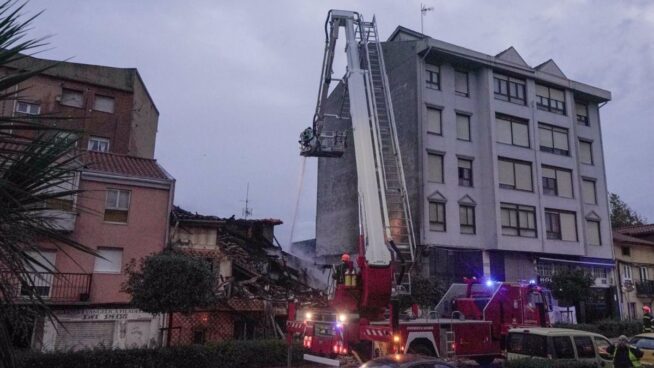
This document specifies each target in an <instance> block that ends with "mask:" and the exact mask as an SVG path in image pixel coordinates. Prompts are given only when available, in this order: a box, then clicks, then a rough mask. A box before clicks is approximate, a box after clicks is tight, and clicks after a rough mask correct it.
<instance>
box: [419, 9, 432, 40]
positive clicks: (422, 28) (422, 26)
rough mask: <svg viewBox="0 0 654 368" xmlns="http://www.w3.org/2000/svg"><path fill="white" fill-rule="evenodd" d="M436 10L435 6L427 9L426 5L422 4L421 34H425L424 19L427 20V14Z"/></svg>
mask: <svg viewBox="0 0 654 368" xmlns="http://www.w3.org/2000/svg"><path fill="white" fill-rule="evenodd" d="M432 10H434V7H433V6H430V7H427V6H425V4H420V33H422V34H424V33H425V31H424V25H423V18H425V14H427V12H429V11H432Z"/></svg>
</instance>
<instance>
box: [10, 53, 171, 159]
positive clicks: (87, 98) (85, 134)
mask: <svg viewBox="0 0 654 368" xmlns="http://www.w3.org/2000/svg"><path fill="white" fill-rule="evenodd" d="M53 64H54V65H55V66H54V67H51V68H49V69H46V70H45V71H43V72H41V73H40V74H38V75H36V76H34V77H32V78H30V79H29V80H28V81H26V82H24V83H21V84H19V85H18V86H17V88H16V90H17V91H19V92H17V98H16V99H4V100H3V101H2V102H0V113H2V114H3V116H11V115H12V114H24V115H42V116H46V117H47V116H56V117H57V118H66V119H57V120H56V121H55V123H56V124H57V125H58V126H61V127H65V128H70V129H75V130H78V131H80V132H81V133H82V136H81V137H80V138H81V139H80V143H79V144H80V148H83V149H89V150H94V151H101V152H111V153H120V154H125V155H130V156H137V157H145V158H153V157H154V148H155V138H156V134H157V124H158V120H159V111H158V110H157V107H156V106H155V104H154V102H153V101H152V98H151V97H150V95H149V93H148V90H147V89H146V87H145V84H144V83H143V80H142V79H141V76H140V75H139V72H138V70H136V69H135V68H113V67H108V66H101V65H89V64H79V63H70V62H58V63H57V62H55V61H52V60H45V59H38V58H34V57H30V56H25V57H23V58H22V59H19V60H17V61H14V62H12V63H10V64H8V66H9V67H5V68H3V69H4V70H0V73H1V74H6V73H12V72H13V71H15V70H22V69H27V70H37V69H39V68H42V67H45V66H48V65H53Z"/></svg>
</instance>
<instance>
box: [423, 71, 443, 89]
mask: <svg viewBox="0 0 654 368" xmlns="http://www.w3.org/2000/svg"><path fill="white" fill-rule="evenodd" d="M426 72H427V80H426V82H427V88H432V89H441V70H440V68H439V67H437V66H430V67H429V68H427V70H426Z"/></svg>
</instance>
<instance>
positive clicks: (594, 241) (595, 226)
mask: <svg viewBox="0 0 654 368" xmlns="http://www.w3.org/2000/svg"><path fill="white" fill-rule="evenodd" d="M586 238H587V240H588V244H590V245H602V238H601V236H600V223H599V221H595V220H586Z"/></svg>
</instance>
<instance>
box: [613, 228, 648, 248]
mask: <svg viewBox="0 0 654 368" xmlns="http://www.w3.org/2000/svg"><path fill="white" fill-rule="evenodd" d="M613 241H614V242H616V243H622V244H634V245H652V246H654V242H651V241H649V240H645V239H639V238H636V237H633V236H629V235H625V234H622V233H620V232H618V231H614V232H613Z"/></svg>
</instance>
